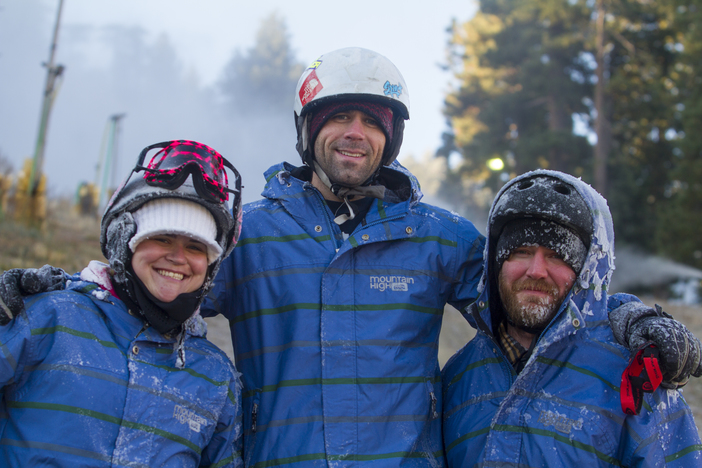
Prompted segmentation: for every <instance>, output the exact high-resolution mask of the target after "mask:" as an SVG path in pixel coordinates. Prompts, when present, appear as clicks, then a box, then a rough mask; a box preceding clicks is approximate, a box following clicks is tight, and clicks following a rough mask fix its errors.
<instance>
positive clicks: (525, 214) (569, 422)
mask: <svg viewBox="0 0 702 468" xmlns="http://www.w3.org/2000/svg"><path fill="white" fill-rule="evenodd" d="M613 269H614V231H613V226H612V219H611V215H610V212H609V208H608V207H607V203H606V202H605V200H604V198H602V197H601V196H600V195H599V194H598V193H597V192H596V191H595V190H594V189H592V187H590V186H589V185H587V184H585V183H584V182H582V181H581V180H579V179H576V178H574V177H571V176H569V175H567V174H563V173H559V172H554V171H535V172H531V173H527V174H525V175H523V176H521V177H518V178H516V179H514V180H512V181H511V182H509V183H508V184H507V185H506V186H505V187H504V188H503V189H502V191H501V192H500V193H499V194H498V196H497V198H496V199H495V201H494V203H493V206H492V209H491V211H490V217H489V221H488V236H487V247H486V249H485V266H484V273H483V277H482V280H481V284H480V286H479V289H480V291H481V295H480V297H479V298H478V300H477V301H476V302H475V303H474V304H472V305H471V306H469V307H467V308H466V309H465V310H464V315H466V318H468V320H469V321H471V323H473V324H475V325H476V326H477V329H478V333H477V335H476V337H475V338H474V339H473V340H472V341H471V342H470V343H468V345H466V346H465V347H464V348H463V349H462V350H460V351H459V352H458V353H457V354H456V355H455V356H453V357H452V358H451V360H450V361H449V362H448V363H447V365H446V366H445V367H444V370H443V378H442V381H443V389H444V391H443V397H444V414H443V437H444V448H445V451H446V456H447V460H448V465H449V466H451V467H464V466H465V467H468V466H470V467H482V466H492V467H494V466H514V467H517V466H525V467H526V466H544V467H545V466H558V467H562V466H577V465H580V466H686V467H689V466H701V465H702V452H700V447H701V446H700V439H699V436H698V433H697V429H696V427H695V422H694V420H693V417H692V413H691V412H690V408H689V407H688V406H687V404H686V403H685V400H684V399H683V397H682V394H680V392H679V390H677V389H668V390H666V389H663V388H659V389H658V390H654V391H652V392H649V393H643V392H641V400H643V401H642V403H643V405H642V407H641V406H639V408H636V409H635V410H632V411H627V407H626V404H623V402H625V400H626V398H625V396H626V395H624V393H622V396H621V398H620V385H621V388H624V387H625V385H624V383H625V382H631V380H630V379H629V377H628V374H625V377H624V378H623V377H622V374H623V372H624V371H625V370H628V369H633V367H632V365H630V364H629V363H630V362H634V363H636V362H638V361H637V360H636V359H634V360H633V361H630V360H631V356H632V352H630V351H629V349H627V348H625V347H623V346H621V345H620V344H619V343H618V342H617V340H616V339H615V335H617V334H621V330H619V329H618V325H622V323H619V322H618V321H617V320H613V321H612V322H611V325H610V321H608V312H609V311H610V310H612V309H615V308H617V307H618V306H619V305H621V304H622V303H623V302H624V303H626V304H625V305H624V306H623V307H622V308H623V309H626V307H627V304H638V305H637V307H640V303H639V302H638V301H632V297H631V296H628V295H624V294H622V295H619V294H617V295H614V296H608V294H607V287H608V285H609V281H610V278H611V274H612V271H613ZM651 313H656V312H651ZM610 318H611V317H610ZM612 327H614V328H615V330H613V328H612ZM670 336H673V335H670ZM672 341H674V340H672ZM645 348H646V350H648V349H649V347H645ZM642 352H643V351H642ZM633 354H634V355H635V356H636V357H638V356H639V355H638V353H637V352H636V350H634V352H633ZM644 355H645V354H642V356H644ZM647 359H648V358H647ZM635 377H640V376H639V375H636V376H635ZM648 377H649V378H651V380H652V381H653V380H654V379H653V378H652V377H653V376H651V375H648ZM643 388H644V390H651V388H649V387H646V386H644V387H643ZM623 410H625V411H626V412H625V411H623ZM637 410H638V411H640V414H639V415H636V411H637Z"/></svg>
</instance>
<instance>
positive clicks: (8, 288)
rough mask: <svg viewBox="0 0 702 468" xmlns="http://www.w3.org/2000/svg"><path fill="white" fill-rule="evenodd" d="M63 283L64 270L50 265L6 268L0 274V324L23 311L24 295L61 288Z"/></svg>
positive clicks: (64, 280) (64, 277)
mask: <svg viewBox="0 0 702 468" xmlns="http://www.w3.org/2000/svg"><path fill="white" fill-rule="evenodd" d="M65 284H66V274H65V273H64V271H63V270H61V269H60V268H54V267H52V266H51V265H44V266H43V267H41V268H39V269H36V268H26V269H22V268H13V269H11V270H7V271H6V272H4V273H3V274H2V275H0V325H6V324H7V323H9V322H10V320H12V319H13V318H14V317H15V316H17V314H20V313H22V311H24V299H23V298H24V296H29V295H31V294H37V293H40V292H47V291H54V290H57V289H63V288H64V287H65Z"/></svg>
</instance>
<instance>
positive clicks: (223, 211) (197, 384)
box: [0, 141, 243, 468]
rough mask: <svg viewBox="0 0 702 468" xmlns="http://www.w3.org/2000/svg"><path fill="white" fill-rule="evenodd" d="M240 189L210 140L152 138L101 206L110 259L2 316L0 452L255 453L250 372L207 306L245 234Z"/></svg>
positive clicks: (113, 459)
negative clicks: (248, 400)
mask: <svg viewBox="0 0 702 468" xmlns="http://www.w3.org/2000/svg"><path fill="white" fill-rule="evenodd" d="M151 150H159V151H158V152H157V153H156V154H155V156H154V157H153V158H151V160H150V162H148V163H147V160H146V156H147V155H148V154H149V152H150V151H151ZM225 168H229V170H230V171H231V173H232V176H233V177H234V179H233V182H234V183H233V184H232V185H233V186H234V188H233V189H231V188H229V176H228V175H227V173H226V169H225ZM240 190H241V182H240V180H239V174H238V172H237V171H236V169H234V166H232V165H231V164H230V163H229V162H228V161H226V159H224V158H223V157H222V155H220V154H219V153H218V152H217V151H215V150H213V149H212V148H210V147H208V146H206V145H203V144H201V143H197V142H192V141H170V142H164V143H159V144H156V145H152V146H149V147H147V148H145V149H144V151H142V153H141V154H140V156H139V159H138V161H137V164H136V165H135V167H134V169H133V170H132V171H131V173H130V174H129V176H128V177H127V179H126V181H125V182H124V183H123V184H122V186H121V188H120V189H119V190H118V191H117V192H116V193H115V195H114V196H113V198H112V200H110V203H109V204H108V207H107V209H106V211H105V215H104V216H103V219H102V233H101V236H100V244H101V247H102V251H103V254H104V255H105V257H106V258H107V259H108V261H109V265H106V264H104V263H101V262H96V261H93V262H91V263H90V264H89V265H88V267H87V268H85V269H84V270H83V271H82V272H81V273H80V274H79V275H74V276H72V277H70V281H67V282H66V290H65V291H54V292H50V293H45V294H38V295H35V296H32V297H29V298H28V299H27V302H26V312H25V313H22V314H19V315H18V316H17V317H16V318H15V319H14V320H13V321H11V322H10V323H9V324H8V325H6V326H0V342H2V343H3V346H2V349H0V392H2V393H3V395H4V397H3V399H2V400H0V412H2V413H3V414H4V415H5V416H4V417H3V425H2V427H1V428H0V466H44V465H47V464H50V465H52V466H59V467H87V466H107V465H111V464H113V463H114V464H118V465H120V466H123V465H129V466H132V465H135V466H176V465H177V466H185V467H197V466H221V467H230V468H234V467H241V466H242V465H243V462H242V459H241V436H242V423H241V400H240V398H241V383H240V379H239V373H238V372H237V371H236V369H235V368H234V366H233V365H232V363H231V361H229V359H228V358H227V356H226V355H225V354H224V352H222V351H221V350H219V349H218V348H216V347H215V346H214V345H213V344H212V343H210V342H209V341H207V340H206V339H205V333H206V330H207V329H206V325H205V323H204V321H203V319H202V318H201V317H200V314H199V308H200V304H201V302H202V301H203V299H204V297H205V295H206V293H207V291H208V290H209V289H210V287H211V284H212V281H213V279H214V277H215V275H216V274H217V271H218V269H219V265H220V263H221V261H222V260H223V259H224V258H225V257H226V256H227V255H228V254H229V253H230V252H231V251H232V249H233V248H234V245H236V242H237V239H238V236H239V212H240V210H241V192H240ZM230 195H233V198H234V200H233V203H232V205H233V206H232V209H231V211H230V209H229V206H228V203H227V202H228V200H229V197H230ZM47 334H49V335H51V339H46V338H45V337H46V335H47ZM26 350H31V351H32V352H31V353H29V352H26ZM186 351H187V356H186ZM186 358H187V359H186ZM40 369H41V370H40ZM205 376H206V377H205ZM53 388H60V389H61V391H56V392H53V391H47V389H53ZM95 395H99V396H100V398H94V397H95ZM56 409H60V411H56ZM47 423H48V424H54V425H57V426H58V425H60V426H61V427H64V428H67V429H68V430H65V431H46V430H45V427H46V426H45V425H46V424H47ZM85 427H89V428H90V431H91V433H93V434H99V436H96V437H85V436H84V434H85ZM144 446H148V447H150V449H149V450H141V449H140V448H141V447H144ZM96 460H100V461H102V462H104V464H98V465H96V464H95V463H96Z"/></svg>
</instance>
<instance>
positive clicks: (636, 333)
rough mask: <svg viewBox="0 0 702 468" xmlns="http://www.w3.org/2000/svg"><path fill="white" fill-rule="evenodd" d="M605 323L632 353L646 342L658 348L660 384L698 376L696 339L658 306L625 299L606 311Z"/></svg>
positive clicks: (701, 367)
mask: <svg viewBox="0 0 702 468" xmlns="http://www.w3.org/2000/svg"><path fill="white" fill-rule="evenodd" d="M609 323H610V326H611V327H612V331H613V332H614V337H615V338H616V339H617V341H618V342H619V343H620V344H622V345H623V346H626V347H627V348H629V350H630V351H631V352H632V353H634V354H636V353H637V352H638V351H639V350H640V349H642V348H644V347H645V346H647V345H649V344H654V345H655V346H656V347H657V348H658V350H659V365H660V367H661V372H662V373H663V383H661V385H662V386H663V387H665V388H678V387H682V386H683V385H685V384H686V383H687V380H688V379H689V378H690V375H693V376H695V377H699V376H701V375H702V365H701V362H700V361H701V359H702V353H701V348H702V346H701V344H700V340H698V339H697V338H696V337H695V335H693V334H692V333H691V332H690V330H688V329H687V328H686V327H685V325H683V324H682V323H680V322H678V321H677V320H675V319H674V318H673V317H671V316H670V315H669V314H667V313H665V312H663V310H662V309H661V307H660V306H659V305H657V304H656V308H655V309H654V308H651V307H648V306H646V305H645V304H643V303H641V302H637V301H632V302H628V303H626V304H624V305H622V306H620V307H619V308H617V309H615V310H613V311H612V312H610V313H609Z"/></svg>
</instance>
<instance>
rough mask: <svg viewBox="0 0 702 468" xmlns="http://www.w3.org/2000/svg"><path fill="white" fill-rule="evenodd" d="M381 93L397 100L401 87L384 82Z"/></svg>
mask: <svg viewBox="0 0 702 468" xmlns="http://www.w3.org/2000/svg"><path fill="white" fill-rule="evenodd" d="M383 91H384V92H385V95H386V96H390V97H395V98H397V99H399V98H400V94H402V85H401V84H391V83H390V81H386V82H385V84H384V85H383Z"/></svg>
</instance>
